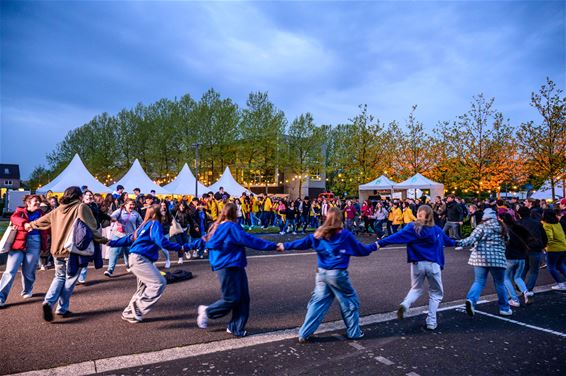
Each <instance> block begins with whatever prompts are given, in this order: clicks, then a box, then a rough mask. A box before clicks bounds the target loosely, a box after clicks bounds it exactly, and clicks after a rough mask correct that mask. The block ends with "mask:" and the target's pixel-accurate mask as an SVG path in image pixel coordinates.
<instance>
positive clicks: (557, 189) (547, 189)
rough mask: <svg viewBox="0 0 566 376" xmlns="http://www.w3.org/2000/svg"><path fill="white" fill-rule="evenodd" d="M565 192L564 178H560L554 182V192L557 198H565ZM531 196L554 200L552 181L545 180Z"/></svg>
mask: <svg viewBox="0 0 566 376" xmlns="http://www.w3.org/2000/svg"><path fill="white" fill-rule="evenodd" d="M563 193H564V191H563V189H562V180H559V181H557V182H556V183H554V194H555V196H556V197H557V198H563V197H562V194H563ZM531 198H533V199H536V200H552V188H551V186H550V182H549V181H546V182H544V184H543V185H542V186H541V187H540V188H539V190H538V191H536V192H535V193H533V194H532V195H531Z"/></svg>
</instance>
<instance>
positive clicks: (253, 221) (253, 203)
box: [250, 194, 259, 228]
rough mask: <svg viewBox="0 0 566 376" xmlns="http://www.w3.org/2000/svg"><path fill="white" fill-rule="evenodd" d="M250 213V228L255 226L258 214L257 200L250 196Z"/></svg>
mask: <svg viewBox="0 0 566 376" xmlns="http://www.w3.org/2000/svg"><path fill="white" fill-rule="evenodd" d="M250 202H251V206H252V212H251V213H250V220H251V228H254V227H255V226H257V222H258V219H259V218H258V213H259V203H258V200H257V198H256V197H255V196H254V195H253V194H252V195H251V198H250Z"/></svg>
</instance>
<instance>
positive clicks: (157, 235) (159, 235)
mask: <svg viewBox="0 0 566 376" xmlns="http://www.w3.org/2000/svg"><path fill="white" fill-rule="evenodd" d="M137 232H138V237H137V239H136V240H134V234H131V235H128V236H124V237H122V238H120V239H116V240H111V241H109V242H108V246H109V247H128V246H131V248H130V253H136V254H138V255H142V256H144V257H147V258H148V259H149V260H150V261H151V262H155V261H157V259H158V258H159V251H160V250H161V249H167V250H169V251H177V252H178V251H180V250H181V244H177V243H171V242H170V241H169V240H167V238H166V237H165V236H164V235H163V227H162V226H161V223H159V222H158V221H148V222H147V223H146V224H144V225H143V226H142V228H141V229H140V230H139V231H137Z"/></svg>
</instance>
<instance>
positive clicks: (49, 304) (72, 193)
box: [24, 186, 108, 321]
mask: <svg viewBox="0 0 566 376" xmlns="http://www.w3.org/2000/svg"><path fill="white" fill-rule="evenodd" d="M82 196H83V192H82V191H81V189H80V188H79V187H76V186H71V187H68V188H67V189H65V192H63V197H62V198H61V205H60V206H59V207H57V209H55V210H53V211H51V212H49V213H47V214H46V215H44V216H43V217H41V218H39V219H36V220H35V221H32V222H30V223H26V224H25V225H24V226H25V228H26V230H28V231H32V230H47V229H49V228H51V254H52V255H53V257H54V258H55V277H54V278H53V281H52V282H51V286H50V287H49V290H48V291H47V294H45V298H44V301H43V305H42V310H43V319H44V320H45V321H53V306H54V305H55V304H56V303H58V304H57V309H56V313H57V314H58V315H60V316H63V317H65V316H68V315H69V314H70V311H69V306H70V301H71V295H72V294H73V290H74V288H75V285H76V283H77V280H78V278H79V273H78V270H77V273H75V274H70V273H67V271H68V264H67V260H68V258H69V256H70V253H69V250H68V249H67V248H65V246H64V245H65V241H66V239H67V237H68V236H69V233H70V232H71V231H73V225H74V223H75V221H76V220H77V218H78V219H80V220H81V221H83V222H84V223H85V225H86V226H88V228H89V229H90V230H91V231H92V235H93V238H94V241H95V242H97V243H106V242H107V241H108V239H106V238H104V237H103V236H102V235H100V234H99V233H98V231H96V218H94V215H93V214H92V210H90V208H89V207H88V206H87V205H86V204H84V203H83V202H82Z"/></svg>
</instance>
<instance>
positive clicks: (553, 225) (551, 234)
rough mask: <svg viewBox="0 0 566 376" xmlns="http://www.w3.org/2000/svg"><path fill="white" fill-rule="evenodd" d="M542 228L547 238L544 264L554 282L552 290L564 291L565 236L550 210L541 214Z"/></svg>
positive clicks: (565, 286)
mask: <svg viewBox="0 0 566 376" xmlns="http://www.w3.org/2000/svg"><path fill="white" fill-rule="evenodd" d="M542 226H543V228H544V231H545V232H546V236H547V238H548V245H547V246H546V260H547V261H546V264H547V265H548V272H549V273H550V275H551V276H552V278H553V279H554V280H555V281H556V285H554V286H552V289H553V290H559V291H566V283H565V278H566V235H565V234H564V230H563V229H562V226H561V225H560V222H559V221H558V217H557V216H556V213H555V212H554V210H552V209H544V211H543V212H542Z"/></svg>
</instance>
